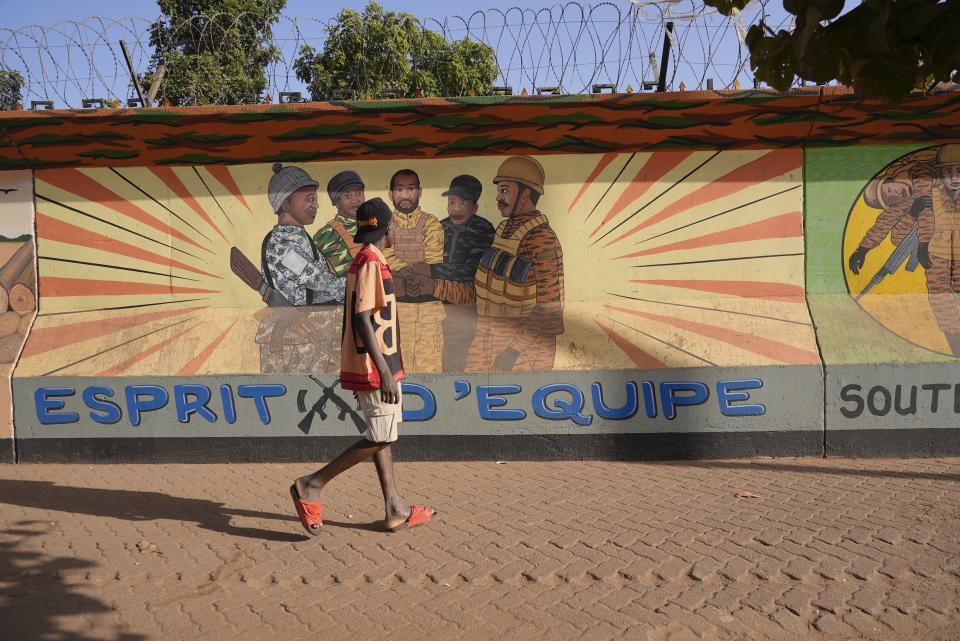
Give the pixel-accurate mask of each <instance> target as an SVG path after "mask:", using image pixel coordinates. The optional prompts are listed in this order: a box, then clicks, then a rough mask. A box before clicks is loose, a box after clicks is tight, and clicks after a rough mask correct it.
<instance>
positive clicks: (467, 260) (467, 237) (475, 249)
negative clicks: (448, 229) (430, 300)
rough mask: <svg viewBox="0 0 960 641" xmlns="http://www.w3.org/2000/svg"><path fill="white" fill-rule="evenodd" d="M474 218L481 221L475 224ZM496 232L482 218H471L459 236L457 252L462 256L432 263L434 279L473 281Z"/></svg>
mask: <svg viewBox="0 0 960 641" xmlns="http://www.w3.org/2000/svg"><path fill="white" fill-rule="evenodd" d="M474 220H479V222H477V223H475V224H474V222H473V221H474ZM495 234H496V231H495V230H494V228H493V225H491V224H490V223H488V222H487V221H485V220H483V219H482V218H481V219H476V218H474V219H473V220H471V222H470V226H468V227H467V229H466V230H464V231H463V232H462V233H461V234H460V236H459V243H460V248H459V249H460V251H458V252H457V254H458V256H460V257H462V258H461V259H460V260H457V261H456V262H453V261H449V262H446V263H442V264H440V265H431V266H430V272H431V273H430V275H431V277H432V278H433V279H434V280H455V281H460V282H462V283H473V278H474V276H475V275H476V273H477V265H479V264H480V259H481V258H483V254H484V252H486V251H487V248H488V247H490V245H492V244H493V237H494V235H495ZM451 255H452V252H451Z"/></svg>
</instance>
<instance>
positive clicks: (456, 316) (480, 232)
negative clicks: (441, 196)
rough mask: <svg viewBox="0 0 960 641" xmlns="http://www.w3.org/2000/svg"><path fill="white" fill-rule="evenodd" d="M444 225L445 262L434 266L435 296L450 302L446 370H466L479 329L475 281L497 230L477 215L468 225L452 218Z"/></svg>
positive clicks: (445, 326)
mask: <svg viewBox="0 0 960 641" xmlns="http://www.w3.org/2000/svg"><path fill="white" fill-rule="evenodd" d="M440 224H441V225H443V263H442V264H440V265H431V267H430V272H431V274H430V275H431V277H432V278H433V279H434V288H433V295H434V296H435V297H436V298H438V299H439V300H441V301H443V302H445V303H448V304H447V305H446V306H445V307H444V311H445V312H446V317H445V318H444V319H443V339H444V340H443V371H444V372H463V371H465V368H466V362H467V351H468V350H469V348H470V343H471V341H472V340H473V338H474V336H475V334H476V329H477V308H476V304H475V303H476V300H477V296H476V293H475V291H474V288H473V281H474V278H475V277H476V273H477V265H478V264H479V263H480V259H481V258H482V257H483V254H484V252H486V251H487V248H488V247H490V245H491V244H492V243H493V237H494V235H495V234H496V232H495V231H494V229H493V225H491V224H490V221H488V220H487V219H485V218H481V217H480V216H477V215H476V214H474V215H473V216H471V217H470V219H469V220H468V221H467V222H466V224H464V225H457V224H455V223H454V222H453V221H452V220H451V219H450V218H444V219H443V220H442V221H440Z"/></svg>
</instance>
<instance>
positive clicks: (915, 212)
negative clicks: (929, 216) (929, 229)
mask: <svg viewBox="0 0 960 641" xmlns="http://www.w3.org/2000/svg"><path fill="white" fill-rule="evenodd" d="M925 209H933V198H931V197H930V196H920V197H919V198H917V199H916V200H914V201H913V205H911V206H910V215H911V216H912V217H913V218H919V217H920V214H921V213H923V211H924V210H925Z"/></svg>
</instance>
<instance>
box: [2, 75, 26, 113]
mask: <svg viewBox="0 0 960 641" xmlns="http://www.w3.org/2000/svg"><path fill="white" fill-rule="evenodd" d="M21 91H23V76H21V75H20V73H19V72H17V71H15V70H14V69H0V111H3V110H13V109H16V108H17V105H18V104H20V100H21V98H22V96H21Z"/></svg>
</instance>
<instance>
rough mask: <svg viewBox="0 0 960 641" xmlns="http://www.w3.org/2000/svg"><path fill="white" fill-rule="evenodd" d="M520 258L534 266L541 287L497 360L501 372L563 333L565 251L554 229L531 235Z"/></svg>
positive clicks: (496, 363)
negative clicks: (545, 340)
mask: <svg viewBox="0 0 960 641" xmlns="http://www.w3.org/2000/svg"><path fill="white" fill-rule="evenodd" d="M520 256H521V257H523V258H526V259H527V260H529V261H531V262H532V263H533V278H534V280H535V281H536V283H537V303H536V306H535V307H534V308H533V311H532V312H531V313H530V315H529V316H527V317H526V318H524V319H521V321H520V327H519V329H518V331H517V333H516V335H515V336H514V338H513V340H512V341H511V342H510V347H508V348H507V349H506V350H504V351H503V352H502V353H501V355H500V356H498V357H497V359H496V361H495V362H494V365H495V366H496V367H497V368H498V369H512V368H513V365H514V363H515V362H516V360H517V358H519V355H520V354H522V353H523V352H525V351H527V350H528V349H530V347H532V346H533V344H534V343H535V342H536V341H537V339H538V338H540V337H541V336H557V335H560V334H562V333H563V251H562V250H561V248H560V241H559V240H558V239H557V235H556V234H555V233H554V232H553V230H552V229H549V228H547V227H540V228H539V229H535V230H534V231H532V232H530V235H529V236H527V239H526V241H525V242H524V246H523V247H522V248H521V250H520Z"/></svg>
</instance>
